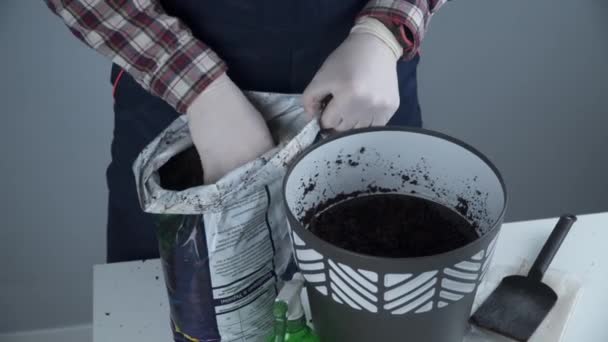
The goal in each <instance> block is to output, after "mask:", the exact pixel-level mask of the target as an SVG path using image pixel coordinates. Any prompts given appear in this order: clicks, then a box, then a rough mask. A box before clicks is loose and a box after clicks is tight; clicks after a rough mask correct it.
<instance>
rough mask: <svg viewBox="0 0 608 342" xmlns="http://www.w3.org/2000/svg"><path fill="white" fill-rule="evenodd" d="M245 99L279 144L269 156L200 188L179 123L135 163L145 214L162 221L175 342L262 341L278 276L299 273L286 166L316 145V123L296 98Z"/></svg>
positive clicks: (192, 154) (182, 121)
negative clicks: (286, 200)
mask: <svg viewBox="0 0 608 342" xmlns="http://www.w3.org/2000/svg"><path fill="white" fill-rule="evenodd" d="M247 96H248V97H249V99H250V100H251V101H252V103H253V104H254V106H256V107H257V108H258V110H259V111H260V112H261V113H262V114H263V115H264V118H265V120H266V122H267V124H268V126H269V128H270V131H271V133H272V135H273V138H274V140H275V142H277V143H278V147H276V148H274V149H273V150H272V151H269V152H268V153H266V154H265V155H263V156H262V157H260V158H258V159H256V160H254V161H252V162H250V163H248V164H246V165H244V166H242V167H240V168H238V169H236V170H234V171H232V172H230V173H229V174H228V175H226V176H224V177H223V178H222V179H221V180H219V181H218V182H217V183H215V184H212V185H202V184H203V181H202V180H203V170H202V169H201V165H200V160H199V157H198V154H197V153H196V150H195V149H194V147H193V143H192V139H191V137H190V133H189V130H188V123H187V119H186V118H185V117H184V116H182V117H180V118H178V119H177V120H175V121H174V122H173V123H172V124H171V125H170V126H169V127H168V128H167V129H165V130H164V131H163V132H162V133H161V134H160V135H159V136H158V137H157V138H156V139H155V140H154V141H153V142H152V143H150V144H149V145H148V146H147V147H146V148H145V149H144V150H143V151H142V153H141V154H140V155H139V157H138V158H137V160H136V161H135V164H134V166H133V169H134V172H135V178H136V185H137V191H138V194H139V199H140V203H141V206H142V208H143V210H144V211H146V212H148V213H154V214H158V215H159V216H158V226H157V227H156V229H157V235H158V239H159V248H160V255H161V260H162V265H163V271H164V275H165V282H166V286H167V290H168V294H169V303H170V306H171V326H172V329H173V334H174V337H175V341H220V340H221V341H263V340H264V338H265V337H266V336H268V334H269V333H270V332H271V329H272V322H273V316H272V305H273V301H274V299H275V297H276V295H277V293H278V290H279V289H280V287H281V284H282V283H281V279H282V278H284V277H288V276H289V275H288V273H290V272H292V271H293V270H291V267H290V265H293V264H292V263H291V249H290V242H289V229H288V226H287V218H286V216H285V209H284V206H283V201H282V199H281V187H282V180H283V176H284V175H285V172H286V169H287V165H288V163H289V162H290V161H291V160H292V159H293V158H294V157H295V156H296V155H297V154H298V153H299V152H300V151H302V150H303V149H304V148H306V147H307V146H309V145H311V144H312V143H313V142H314V140H315V139H316V138H317V135H318V133H319V126H318V123H317V122H315V121H313V122H310V123H308V121H309V120H307V119H306V115H305V114H304V111H303V109H302V107H301V105H300V99H299V97H297V96H292V95H283V94H269V93H248V94H247ZM230 138H232V139H239V137H230ZM142 229H154V227H142Z"/></svg>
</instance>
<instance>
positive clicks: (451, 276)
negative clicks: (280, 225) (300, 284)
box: [292, 231, 498, 315]
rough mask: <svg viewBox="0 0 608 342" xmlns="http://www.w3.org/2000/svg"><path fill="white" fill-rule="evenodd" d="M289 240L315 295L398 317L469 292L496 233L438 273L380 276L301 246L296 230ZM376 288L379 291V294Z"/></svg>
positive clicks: (487, 259) (488, 258)
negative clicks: (486, 243) (479, 247)
mask: <svg viewBox="0 0 608 342" xmlns="http://www.w3.org/2000/svg"><path fill="white" fill-rule="evenodd" d="M292 239H293V245H294V250H295V255H296V260H297V263H298V266H299V268H300V270H301V271H302V273H303V274H304V278H305V279H306V281H307V282H308V283H309V284H312V285H313V286H314V289H315V290H316V291H318V292H319V293H321V294H322V295H324V296H330V297H331V298H332V299H333V300H334V301H335V302H337V303H339V304H343V305H348V306H350V307H351V308H353V309H355V310H365V311H369V312H372V313H378V312H380V311H384V312H389V313H391V314H393V315H403V314H406V313H414V314H420V313H424V312H428V311H431V310H433V308H437V309H441V308H444V307H446V306H448V305H449V304H450V303H454V302H457V301H459V300H462V299H463V298H464V297H465V296H466V295H470V294H471V293H473V292H474V291H475V289H476V288H477V286H478V285H479V283H480V282H481V280H482V279H483V276H484V275H485V273H486V271H487V270H488V268H489V265H490V261H491V258H492V256H493V255H494V250H495V248H496V241H497V240H498V235H497V236H496V237H494V239H493V240H492V242H490V244H489V245H488V248H487V249H485V250H481V251H479V252H478V253H476V254H475V255H473V256H471V257H470V258H469V259H468V260H463V261H460V262H458V263H456V264H454V265H453V266H451V267H445V268H444V269H443V270H441V271H439V270H431V271H426V272H423V273H420V274H412V273H386V274H384V275H379V274H378V273H376V272H373V271H369V270H362V269H357V270H355V269H353V268H352V267H350V266H348V265H345V264H342V263H338V262H335V261H333V260H331V259H329V258H326V257H324V256H323V255H321V254H320V253H319V252H317V251H316V250H314V249H310V248H306V243H305V242H304V241H303V240H302V239H301V238H300V237H299V236H298V234H297V233H296V232H295V231H292ZM379 279H383V284H379V283H378V280H379ZM380 288H381V289H382V291H383V292H382V293H379V292H380Z"/></svg>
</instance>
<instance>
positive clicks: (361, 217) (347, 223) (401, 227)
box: [308, 194, 478, 258]
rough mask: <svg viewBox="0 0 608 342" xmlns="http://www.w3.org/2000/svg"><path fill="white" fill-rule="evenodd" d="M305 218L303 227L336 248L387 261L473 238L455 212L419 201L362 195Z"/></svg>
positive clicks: (435, 251)
mask: <svg viewBox="0 0 608 342" xmlns="http://www.w3.org/2000/svg"><path fill="white" fill-rule="evenodd" d="M318 209H319V210H318V211H316V212H317V213H320V214H318V215H316V216H314V217H313V218H312V220H309V221H310V222H308V227H309V229H310V230H311V231H312V232H313V233H314V234H315V235H317V236H318V237H320V238H321V239H323V240H325V241H327V242H329V243H331V244H333V245H336V246H338V247H341V248H344V249H347V250H350V251H353V252H357V253H361V254H366V255H373V256H379V257H388V258H409V257H420V256H428V255H434V254H439V253H443V252H447V251H450V250H454V249H456V248H459V247H462V246H464V245H466V244H468V243H469V242H472V241H474V240H475V239H477V238H478V234H477V232H476V230H475V228H474V226H473V225H471V224H470V223H469V222H468V221H467V220H466V219H465V218H464V217H462V216H461V215H460V214H459V213H458V212H456V211H455V210H452V209H450V208H448V207H446V206H443V205H441V204H438V203H435V202H432V201H429V200H426V199H422V198H419V197H414V196H408V195H395V194H379V195H368V196H363V197H358V198H352V199H348V200H346V201H342V202H340V203H338V204H336V205H333V206H330V207H329V208H318Z"/></svg>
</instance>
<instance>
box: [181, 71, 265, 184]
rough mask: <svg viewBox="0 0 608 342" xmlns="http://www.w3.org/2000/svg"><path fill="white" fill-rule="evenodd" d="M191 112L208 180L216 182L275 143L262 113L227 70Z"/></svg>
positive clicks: (206, 90) (209, 87)
mask: <svg viewBox="0 0 608 342" xmlns="http://www.w3.org/2000/svg"><path fill="white" fill-rule="evenodd" d="M187 116H188V124H189V127H190V135H191V136H192V140H193V142H194V146H195V147H196V149H197V151H198V153H199V155H200V158H201V162H202V164H203V172H204V180H205V184H210V183H214V182H216V181H217V180H218V179H220V178H221V177H222V176H224V175H225V174H227V173H228V172H230V171H232V170H234V169H236V168H237V167H239V166H242V165H244V164H246V163H247V162H249V161H252V160H254V159H255V158H257V157H259V156H260V155H262V154H264V153H265V152H267V151H269V150H270V149H272V147H273V146H274V142H273V140H272V136H271V135H270V131H269V130H268V127H267V126H266V122H265V121H264V118H263V117H262V114H260V112H258V110H257V109H256V108H254V107H253V105H252V104H251V103H250V102H249V100H247V98H246V97H245V95H244V94H243V93H242V92H241V90H240V89H239V88H238V87H237V86H236V85H235V84H234V83H233V82H232V80H230V78H229V77H228V76H227V75H226V74H224V75H222V76H220V77H219V78H218V79H216V80H215V81H213V82H212V83H211V84H210V85H209V86H208V87H207V88H206V89H205V91H203V93H201V94H200V95H199V96H198V97H197V98H196V99H195V100H194V101H193V102H192V104H191V105H190V106H189V107H188V110H187Z"/></svg>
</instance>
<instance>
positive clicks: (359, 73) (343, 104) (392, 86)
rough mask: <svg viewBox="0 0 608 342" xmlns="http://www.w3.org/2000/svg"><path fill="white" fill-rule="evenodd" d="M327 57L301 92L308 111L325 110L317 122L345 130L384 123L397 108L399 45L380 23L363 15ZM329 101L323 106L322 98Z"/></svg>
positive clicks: (311, 113) (338, 129) (331, 127)
mask: <svg viewBox="0 0 608 342" xmlns="http://www.w3.org/2000/svg"><path fill="white" fill-rule="evenodd" d="M365 19H366V20H365V23H364V24H362V25H361V26H355V28H353V30H352V32H351V34H350V35H349V36H348V38H347V39H346V40H345V41H344V42H343V43H342V44H341V45H340V46H339V47H338V48H337V49H336V50H335V51H334V52H333V53H332V54H331V55H330V56H329V57H328V58H327V60H326V61H325V63H324V64H323V66H322V67H321V69H320V70H319V71H318V72H317V74H316V75H315V77H314V78H313V80H312V82H311V83H310V84H309V86H308V87H307V88H306V90H305V91H304V94H303V103H304V108H305V109H306V111H307V112H308V113H309V114H310V115H315V114H317V113H319V112H321V111H323V113H322V115H321V126H323V128H326V129H335V130H337V131H345V130H348V129H352V128H360V127H369V126H383V125H386V123H388V121H389V120H390V118H391V117H392V116H393V115H394V114H395V111H396V110H397V109H398V108H399V101H400V99H399V84H398V80H397V60H398V59H399V57H400V56H401V54H402V53H403V49H402V48H401V46H400V45H399V43H398V42H397V40H396V38H395V37H394V36H393V35H392V33H391V32H390V31H389V30H388V29H387V28H386V27H385V26H384V25H383V24H382V23H380V22H379V21H377V20H375V19H371V18H365ZM329 96H331V98H332V99H331V101H329V103H328V104H327V106H326V107H325V108H324V109H323V108H322V106H323V101H324V100H325V99H326V98H328V97H329Z"/></svg>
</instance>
